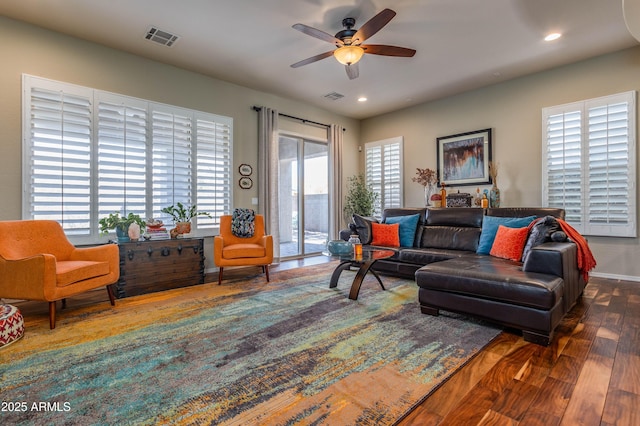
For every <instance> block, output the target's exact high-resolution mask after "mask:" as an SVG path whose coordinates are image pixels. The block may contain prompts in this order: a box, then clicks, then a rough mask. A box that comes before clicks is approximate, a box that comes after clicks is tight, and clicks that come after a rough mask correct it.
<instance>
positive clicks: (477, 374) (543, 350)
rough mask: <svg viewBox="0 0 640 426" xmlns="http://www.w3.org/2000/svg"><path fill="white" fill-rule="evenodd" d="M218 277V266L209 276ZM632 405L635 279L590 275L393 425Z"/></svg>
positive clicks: (571, 417) (612, 419) (639, 343)
mask: <svg viewBox="0 0 640 426" xmlns="http://www.w3.org/2000/svg"><path fill="white" fill-rule="evenodd" d="M324 262H328V258H326V257H324V256H320V257H311V258H305V259H300V260H292V261H284V262H282V263H281V264H280V265H277V266H273V267H272V268H270V270H271V271H274V272H275V271H278V270H285V269H291V268H297V267H301V266H306V265H311V264H318V263H324ZM327 267H332V265H331V266H329V265H327ZM259 273H260V268H255V269H251V268H239V269H236V268H229V269H228V270H225V278H235V277H242V276H245V275H250V276H255V275H257V274H259ZM216 280H217V274H215V276H208V277H207V281H208V282H209V281H216ZM95 300H106V292H104V290H101V291H99V292H98V291H92V292H89V293H88V294H87V295H83V296H81V297H77V298H73V299H70V300H69V303H73V305H74V306H78V305H81V304H85V303H92V302H95ZM18 304H19V306H20V309H21V310H22V311H23V313H24V314H26V315H28V314H34V313H40V314H43V315H46V312H47V304H46V303H42V302H19V303H18ZM416 315H421V314H420V312H419V309H417V308H416ZM638 407H640V283H635V282H627V281H616V280H607V279H599V278H592V279H591V280H590V282H589V284H588V285H587V288H586V289H585V293H584V295H583V297H582V299H581V300H580V301H579V303H578V304H577V305H576V306H575V307H574V308H573V309H572V310H571V311H570V313H569V314H568V315H567V316H566V317H565V319H564V320H563V322H562V323H561V325H560V326H559V327H558V328H557V329H556V335H555V338H554V339H553V341H552V343H551V345H549V346H548V347H542V346H538V345H534V344H531V343H527V342H525V341H524V340H523V339H522V336H521V335H519V333H518V332H517V331H511V330H506V331H505V332H503V333H501V334H500V336H499V337H498V338H496V339H495V340H494V341H493V342H492V343H491V344H489V345H488V346H487V347H486V348H485V349H483V350H482V351H481V352H480V353H479V354H478V355H477V356H476V357H475V358H473V359H472V360H471V361H470V362H469V363H468V364H467V365H466V366H464V367H463V368H462V369H461V370H460V371H458V372H457V373H456V374H455V375H453V376H452V378H451V379H450V380H448V381H447V382H445V383H444V384H443V385H442V386H441V387H440V388H439V389H437V390H436V391H435V392H434V393H433V394H432V395H430V396H429V397H428V398H427V399H426V400H425V401H423V402H422V403H420V404H419V405H417V406H416V408H415V409H414V410H413V411H412V412H411V413H410V414H409V415H408V416H407V417H405V418H404V419H402V420H400V421H399V422H398V425H401V426H410V425H411V426H413V425H420V426H424V425H456V426H458V425H465V426H466V425H536V426H537V425H541V426H553V425H571V426H573V425H602V426H610V425H617V426H623V425H634V426H636V425H640V409H639V408H638Z"/></svg>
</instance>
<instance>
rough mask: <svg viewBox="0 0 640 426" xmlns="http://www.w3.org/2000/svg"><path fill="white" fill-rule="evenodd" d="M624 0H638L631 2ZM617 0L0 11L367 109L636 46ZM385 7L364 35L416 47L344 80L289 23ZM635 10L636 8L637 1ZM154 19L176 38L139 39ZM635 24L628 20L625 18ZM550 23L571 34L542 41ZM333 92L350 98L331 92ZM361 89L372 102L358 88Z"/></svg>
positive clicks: (49, 2) (314, 99) (21, 3)
mask: <svg viewBox="0 0 640 426" xmlns="http://www.w3.org/2000/svg"><path fill="white" fill-rule="evenodd" d="M625 1H626V2H627V3H628V4H630V3H635V4H637V3H638V1H637V0H625ZM622 3H623V1H622V0H397V1H389V0H387V1H384V0H270V1H265V0H260V1H258V0H186V1H185V0H182V1H175V0H2V1H1V2H0V14H2V15H4V16H8V17H10V18H14V19H17V20H22V21H26V22H30V23H32V24H35V25H38V26H41V27H44V28H48V29H51V30H55V31H59V32H61V33H65V34H69V35H72V36H75V37H78V38H82V39H86V40H90V41H93V42H96V43H100V44H103V45H106V46H110V47H113V48H116V49H120V50H123V51H127V52H131V53H134V54H136V55H140V56H143V57H146V58H150V59H154V60H157V61H160V62H164V63H167V64H172V65H175V66H178V67H182V68H186V69H189V70H193V71H197V72H200V73H203V74H207V75H210V76H212V77H215V78H217V79H221V80H225V81H229V82H232V83H236V84H239V85H242V86H245V87H250V88H254V89H257V90H261V91H266V92H269V93H273V94H277V95H280V96H283V97H288V98H293V99H297V100H301V101H303V102H306V103H309V104H313V105H316V106H318V107H321V108H324V109H328V110H332V111H334V112H336V113H339V114H343V115H346V116H349V117H353V118H366V117H371V116H375V115H378V114H381V113H385V112H388V111H392V110H396V109H399V108H403V107H407V106H411V105H414V104H418V103H421V102H425V101H428V100H433V99H437V98H441V97H444V96H449V95H452V94H456V93H460V92H463V91H467V90H470V89H475V88H478V87H482V86H486V85H490V84H494V83H497V82H501V81H504V80H508V79H511V78H514V77H518V76H522V75H526V74H529V73H533V72H538V71H541V70H544V69H549V68H553V67H557V66H559V65H563V64H568V63H572V62H576V61H579V60H582V59H586V58H589V57H593V56H598V55H601V54H604V53H607V52H613V51H617V50H620V49H624V48H628V47H631V46H634V45H637V44H638V40H636V39H635V38H634V37H632V36H631V34H630V33H629V31H628V30H627V27H626V25H625V20H624V17H623V4H622ZM384 8H390V9H393V10H395V11H396V12H397V16H396V17H395V18H394V19H393V20H391V22H390V23H389V24H388V25H387V26H386V27H384V28H383V29H382V30H381V31H380V32H378V33H377V34H375V35H374V36H372V37H371V38H370V39H368V40H367V42H368V43H372V44H390V45H396V46H402V47H408V48H412V49H416V50H417V53H416V55H415V56H414V57H413V58H394V57H385V56H377V55H365V56H364V58H363V59H362V60H361V61H360V64H359V67H360V77H359V78H357V79H355V80H349V78H348V77H347V75H346V72H345V69H344V66H342V65H340V64H339V63H338V62H337V61H336V60H335V59H334V58H333V57H329V58H327V59H323V60H321V61H319V62H315V63H313V64H309V65H306V66H303V67H300V68H297V69H294V68H291V67H290V65H291V64H293V63H295V62H298V61H300V60H302V59H305V58H307V57H310V56H314V55H316V54H319V53H323V52H326V51H329V50H332V49H333V46H332V45H331V44H329V43H327V42H324V41H321V40H318V39H316V38H312V37H309V36H308V35H305V34H303V33H301V32H299V31H296V30H294V29H293V28H291V26H292V25H293V24H295V23H298V22H299V23H303V24H306V25H309V26H312V27H315V28H317V29H320V30H322V31H325V32H327V33H330V34H332V35H333V34H335V33H336V32H338V31H340V30H341V29H342V25H341V21H342V19H343V18H346V17H353V18H355V19H356V28H359V27H360V26H361V25H362V24H364V23H365V22H366V21H368V20H369V19H370V18H372V17H373V16H374V15H375V14H376V13H378V12H380V11H381V10H382V9H384ZM635 10H638V9H635ZM150 26H156V27H158V28H159V29H162V30H165V31H169V32H172V33H174V34H176V35H179V36H180V39H179V40H178V41H177V43H176V44H175V45H174V46H173V47H170V48H169V47H165V46H161V45H158V44H155V43H152V42H149V41H147V40H145V39H144V35H145V33H146V31H147V30H148V28H149V27H150ZM630 28H631V27H630ZM552 31H559V32H562V33H563V34H564V36H563V37H562V38H561V39H559V40H557V41H555V42H551V43H548V42H544V41H543V37H544V36H545V35H546V34H547V33H549V32H552ZM330 92H338V93H340V94H343V95H344V98H342V99H340V100H337V101H331V100H328V99H325V98H324V95H326V94H328V93H330ZM360 96H366V97H367V98H368V101H367V102H364V103H359V102H358V101H357V98H358V97H360Z"/></svg>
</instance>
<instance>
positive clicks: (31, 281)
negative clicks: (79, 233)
mask: <svg viewBox="0 0 640 426" xmlns="http://www.w3.org/2000/svg"><path fill="white" fill-rule="evenodd" d="M119 277H120V263H119V254H118V246H117V245H115V244H106V245H101V246H95V247H87V248H76V247H75V246H74V245H73V244H71V242H70V241H69V240H68V239H67V236H66V235H65V233H64V231H63V229H62V226H61V225H60V224H59V223H58V222H56V221H54V220H16V221H0V297H4V298H10V299H24V300H43V301H47V302H49V326H50V328H52V329H53V328H55V326H56V301H58V300H62V301H63V302H62V303H63V306H64V302H65V299H66V298H67V297H70V296H74V295H77V294H80V293H84V292H86V291H87V290H92V289H95V288H98V287H102V286H107V293H108V295H109V301H110V302H111V305H115V298H114V296H113V291H112V289H111V287H110V285H111V284H113V283H115V282H116V281H118V278H119Z"/></svg>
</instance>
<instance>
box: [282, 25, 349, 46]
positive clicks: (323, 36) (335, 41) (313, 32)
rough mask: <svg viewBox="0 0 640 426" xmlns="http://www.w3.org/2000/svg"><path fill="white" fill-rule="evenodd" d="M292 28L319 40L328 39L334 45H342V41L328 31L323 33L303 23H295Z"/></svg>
mask: <svg viewBox="0 0 640 426" xmlns="http://www.w3.org/2000/svg"><path fill="white" fill-rule="evenodd" d="M293 28H294V29H296V30H298V31H300V32H303V33H305V34H306V35H310V36H311V37H315V38H319V39H320V40H324V41H328V42H329V43H331V44H335V45H336V46H342V45H343V44H344V42H343V41H342V40H340V39H339V38H335V37H334V36H332V35H331V34H329V33H325V32H324V31H320V30H319V29H317V28H313V27H310V26H308V25H305V24H295V25H293Z"/></svg>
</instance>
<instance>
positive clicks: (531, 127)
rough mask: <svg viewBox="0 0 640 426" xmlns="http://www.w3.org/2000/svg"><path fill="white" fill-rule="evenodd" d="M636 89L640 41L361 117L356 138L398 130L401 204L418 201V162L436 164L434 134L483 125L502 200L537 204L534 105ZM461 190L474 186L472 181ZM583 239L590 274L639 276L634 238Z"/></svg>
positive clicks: (639, 246) (639, 244)
mask: <svg viewBox="0 0 640 426" xmlns="http://www.w3.org/2000/svg"><path fill="white" fill-rule="evenodd" d="M638 89H640V47H636V48H632V49H627V50H623V51H621V52H617V53H614V54H609V55H605V56H601V57H598V58H595V59H592V60H588V61H584V62H580V63H576V64H573V65H569V66H565V67H560V68H556V69H553V70H551V71H547V72H541V73H538V74H535V75H531V76H528V77H524V78H518V79H514V80H510V81H506V82H503V83H497V84H495V85H493V86H490V87H486V88H483V89H481V90H476V91H472V92H467V93H464V94H462V95H459V96H453V97H449V98H446V99H442V100H438V101H435V102H428V103H425V104H422V105H419V106H416V107H412V108H407V109H404V110H402V111H396V112H393V113H390V114H386V115H382V116H379V117H375V118H370V119H367V120H363V122H362V141H361V142H362V143H365V142H371V141H376V140H382V139H386V138H390V137H393V136H404V171H405V180H404V188H405V193H404V196H405V205H407V206H421V205H423V203H424V200H423V192H422V187H421V186H420V185H418V184H417V183H414V182H412V181H411V177H413V176H415V171H416V170H415V169H416V168H417V167H420V168H426V167H429V168H433V169H435V168H436V138H437V137H440V136H447V135H452V134H456V133H461V132H466V131H473V130H479V129H484V128H489V127H490V128H492V129H493V148H494V149H493V159H494V161H497V162H498V163H499V173H498V179H497V181H498V186H499V188H500V190H501V194H502V205H504V206H539V205H540V204H541V202H542V195H541V185H542V175H541V155H542V146H541V139H542V136H541V133H542V125H541V109H542V108H543V107H546V106H552V105H560V104H564V103H568V102H573V101H579V100H583V99H589V98H595V97H599V96H604V95H609V94H614V93H620V92H624V91H629V90H638ZM637 121H638V122H640V120H637ZM636 145H637V143H636ZM636 151H637V152H640V150H638V149H636ZM484 188H489V186H482V187H481V190H482V189H484ZM457 189H458V188H457V187H456V188H455V190H457ZM460 190H461V192H471V193H473V194H475V190H476V187H468V188H460ZM639 210H640V209H639ZM589 242H590V245H591V248H592V250H593V252H594V255H595V257H596V260H597V262H598V266H597V268H596V273H597V274H602V275H606V276H616V277H625V278H629V277H635V279H638V280H640V262H639V261H638V259H640V239H638V238H603V237H590V238H589Z"/></svg>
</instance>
